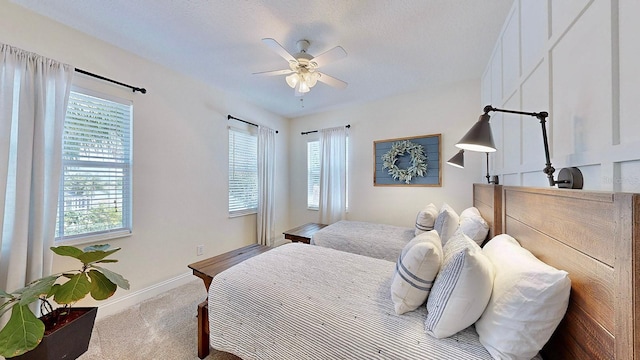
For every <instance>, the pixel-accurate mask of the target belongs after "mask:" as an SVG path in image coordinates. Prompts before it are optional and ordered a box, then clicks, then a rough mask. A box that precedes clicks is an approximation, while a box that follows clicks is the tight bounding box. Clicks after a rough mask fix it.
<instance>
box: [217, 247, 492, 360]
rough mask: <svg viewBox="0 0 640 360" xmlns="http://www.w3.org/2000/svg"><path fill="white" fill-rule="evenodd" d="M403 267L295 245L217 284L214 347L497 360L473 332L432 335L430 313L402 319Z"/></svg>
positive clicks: (275, 355)
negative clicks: (397, 275) (395, 293)
mask: <svg viewBox="0 0 640 360" xmlns="http://www.w3.org/2000/svg"><path fill="white" fill-rule="evenodd" d="M394 266H395V264H394V263H393V262H388V261H385V260H380V259H374V258H370V257H365V256H360V255H355V254H350V253H346V252H341V251H335V250H333V249H327V248H322V247H318V246H310V245H305V244H299V243H294V244H287V245H283V246H280V247H278V248H275V249H273V250H271V251H268V252H266V253H264V254H261V255H259V256H256V257H253V258H251V259H248V260H246V261H244V262H242V263H241V264H238V265H236V266H234V267H232V268H230V269H228V270H226V271H224V272H222V273H220V274H219V275H218V276H216V277H215V278H214V279H213V282H212V284H211V287H210V288H209V320H210V327H211V334H210V335H211V336H210V337H211V346H212V347H213V348H215V349H218V350H222V351H226V352H230V353H233V354H235V355H237V356H239V357H241V358H242V359H245V360H253V359H296V360H302V359H423V360H447V359H451V360H453V359H455V360H460V359H491V357H490V355H489V353H488V352H487V351H486V350H485V349H484V347H483V346H482V345H481V344H480V343H479V341H478V335H477V334H476V332H475V330H474V329H473V327H470V328H468V329H466V330H464V331H462V332H460V333H458V334H456V335H454V336H452V337H450V338H446V339H441V340H438V339H435V338H432V337H430V336H428V335H426V334H425V332H424V318H425V313H426V308H425V307H424V306H422V307H420V308H419V309H418V310H416V311H412V312H409V313H406V314H404V315H396V314H395V313H394V311H393V303H392V302H391V296H390V294H389V287H390V282H391V278H392V276H393V271H394Z"/></svg>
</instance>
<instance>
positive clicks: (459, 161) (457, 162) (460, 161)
mask: <svg viewBox="0 0 640 360" xmlns="http://www.w3.org/2000/svg"><path fill="white" fill-rule="evenodd" d="M447 164H449V165H451V166H455V167H457V168H461V169H464V150H460V151H458V153H457V154H455V155H453V157H452V158H451V159H449V161H447Z"/></svg>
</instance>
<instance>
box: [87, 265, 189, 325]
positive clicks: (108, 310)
mask: <svg viewBox="0 0 640 360" xmlns="http://www.w3.org/2000/svg"><path fill="white" fill-rule="evenodd" d="M194 280H196V278H195V277H194V276H193V273H191V272H186V273H184V274H182V275H178V276H176V277H174V278H171V279H168V280H165V281H163V282H160V283H157V284H154V285H151V286H149V287H146V288H144V289H140V290H137V291H134V292H132V293H130V294H127V295H125V296H123V297H121V298H117V299H114V300H111V301H110V300H105V301H102V302H100V304H99V307H100V309H99V311H98V315H97V317H96V319H101V318H103V317H105V316H109V315H113V314H115V313H118V312H120V311H122V310H124V309H126V308H128V307H130V306H133V305H136V304H138V303H140V302H142V301H144V300H147V299H150V298H152V297H154V296H157V295H160V294H162V293H163V292H166V291H169V290H171V289H174V288H176V287H178V286H181V285H185V284H187V283H189V282H191V281H194Z"/></svg>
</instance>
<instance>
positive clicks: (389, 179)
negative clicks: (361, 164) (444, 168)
mask: <svg viewBox="0 0 640 360" xmlns="http://www.w3.org/2000/svg"><path fill="white" fill-rule="evenodd" d="M440 136H441V135H440V134H433V135H421V136H412V137H405V138H398V139H387V140H377V141H374V142H373V185H374V186H442V172H441V170H440V169H441V163H442V161H441V156H440V155H441V154H440Z"/></svg>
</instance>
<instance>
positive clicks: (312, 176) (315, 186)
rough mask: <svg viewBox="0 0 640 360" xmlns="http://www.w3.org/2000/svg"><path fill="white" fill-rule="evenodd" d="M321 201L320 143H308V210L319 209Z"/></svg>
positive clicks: (316, 141) (317, 141)
mask: <svg viewBox="0 0 640 360" xmlns="http://www.w3.org/2000/svg"><path fill="white" fill-rule="evenodd" d="M319 199H320V141H319V140H315V141H309V142H308V143H307V208H309V209H314V210H317V209H318V205H319V201H320V200H319Z"/></svg>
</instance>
